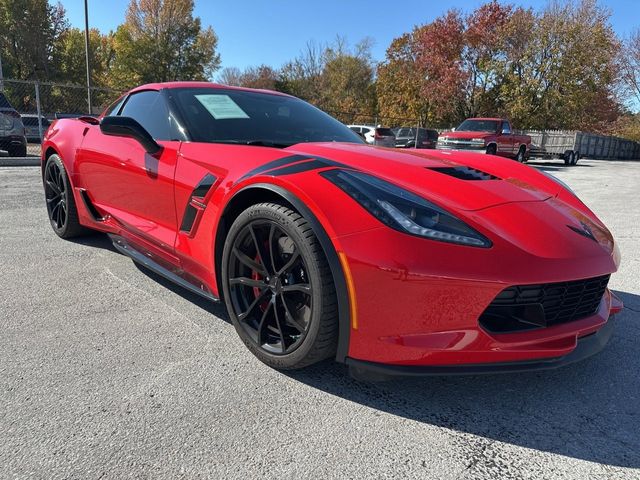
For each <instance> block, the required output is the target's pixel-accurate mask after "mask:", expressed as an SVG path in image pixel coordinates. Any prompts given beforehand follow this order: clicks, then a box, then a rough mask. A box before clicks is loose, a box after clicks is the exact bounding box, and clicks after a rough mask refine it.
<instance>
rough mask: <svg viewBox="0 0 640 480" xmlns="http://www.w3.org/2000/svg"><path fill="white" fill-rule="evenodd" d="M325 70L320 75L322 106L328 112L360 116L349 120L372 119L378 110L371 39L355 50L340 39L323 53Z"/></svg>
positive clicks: (365, 40) (357, 46) (361, 43)
mask: <svg viewBox="0 0 640 480" xmlns="http://www.w3.org/2000/svg"><path fill="white" fill-rule="evenodd" d="M323 63H324V68H323V69H322V74H321V76H320V82H319V83H320V96H321V98H320V102H319V103H320V105H321V106H322V108H324V109H325V110H329V111H332V112H335V113H336V114H337V115H344V112H348V113H351V112H353V113H356V112H357V113H358V114H360V115H359V116H356V117H355V118H350V119H349V120H348V121H350V122H357V121H361V120H362V119H361V118H360V117H371V116H373V114H374V110H375V91H374V84H373V76H374V69H373V62H372V60H371V40H370V39H364V40H362V41H361V42H360V43H358V44H357V45H356V46H355V49H354V50H351V49H350V48H349V46H348V45H347V43H346V40H344V39H342V38H338V39H337V40H336V42H335V44H334V45H333V46H330V47H327V48H326V49H325V51H324V53H323Z"/></svg>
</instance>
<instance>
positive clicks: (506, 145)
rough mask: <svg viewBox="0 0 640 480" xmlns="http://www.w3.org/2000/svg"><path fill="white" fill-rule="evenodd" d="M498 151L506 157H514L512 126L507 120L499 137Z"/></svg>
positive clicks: (503, 123) (501, 128)
mask: <svg viewBox="0 0 640 480" xmlns="http://www.w3.org/2000/svg"><path fill="white" fill-rule="evenodd" d="M498 138H499V140H498V150H499V152H500V153H502V154H504V155H508V156H511V155H513V135H512V134H511V124H510V123H509V122H507V121H506V120H505V121H503V122H502V125H501V126H500V136H499V137H498Z"/></svg>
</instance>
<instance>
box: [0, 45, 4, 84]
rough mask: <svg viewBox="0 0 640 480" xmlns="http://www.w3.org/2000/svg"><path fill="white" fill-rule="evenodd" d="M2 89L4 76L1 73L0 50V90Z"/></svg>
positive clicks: (0, 56) (0, 58)
mask: <svg viewBox="0 0 640 480" xmlns="http://www.w3.org/2000/svg"><path fill="white" fill-rule="evenodd" d="M3 90H4V76H3V75H2V52H0V92H2V91H3Z"/></svg>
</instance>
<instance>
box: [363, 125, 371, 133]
mask: <svg viewBox="0 0 640 480" xmlns="http://www.w3.org/2000/svg"><path fill="white" fill-rule="evenodd" d="M367 133H371V129H370V128H364V127H363V128H362V134H363V135H366V134H367Z"/></svg>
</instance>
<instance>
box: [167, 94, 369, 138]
mask: <svg viewBox="0 0 640 480" xmlns="http://www.w3.org/2000/svg"><path fill="white" fill-rule="evenodd" d="M170 95H171V97H172V99H173V101H174V104H175V105H176V107H177V108H178V111H179V113H180V114H181V116H182V118H183V119H184V122H185V123H186V128H187V130H188V131H189V133H190V135H191V138H192V140H193V141H195V142H207V143H239V144H245V145H263V146H275V147H288V146H290V145H294V144H296V143H304V142H349V143H364V142H363V140H362V139H361V138H360V137H359V136H358V135H357V134H356V133H354V132H353V131H352V130H350V129H349V128H347V127H346V126H345V125H343V124H342V123H340V122H338V121H337V120H335V119H334V118H332V117H330V116H329V115H327V114H326V113H324V112H322V111H320V110H318V109H317V108H315V107H313V106H311V105H309V104H308V103H306V102H304V101H302V100H299V99H297V98H293V97H288V96H284V95H275V94H268V93H260V92H249V91H243V90H225V89H217V88H215V89H214V88H179V89H172V90H171V91H170Z"/></svg>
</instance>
